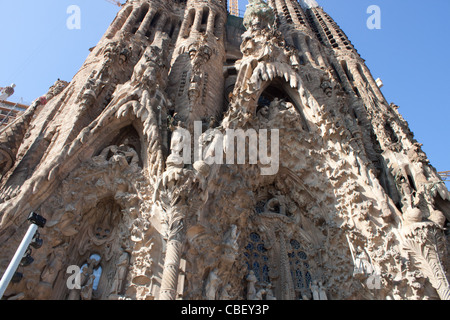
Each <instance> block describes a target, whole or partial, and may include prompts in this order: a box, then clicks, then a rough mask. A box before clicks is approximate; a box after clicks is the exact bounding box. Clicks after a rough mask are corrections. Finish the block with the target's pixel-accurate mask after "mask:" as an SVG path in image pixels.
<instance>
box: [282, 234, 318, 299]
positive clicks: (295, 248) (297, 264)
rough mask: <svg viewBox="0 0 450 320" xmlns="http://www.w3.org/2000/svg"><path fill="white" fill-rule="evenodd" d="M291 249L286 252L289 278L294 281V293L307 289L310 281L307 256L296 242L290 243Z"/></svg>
mask: <svg viewBox="0 0 450 320" xmlns="http://www.w3.org/2000/svg"><path fill="white" fill-rule="evenodd" d="M290 245H291V248H290V250H289V252H288V257H289V264H290V267H291V276H292V280H293V281H294V288H295V290H296V291H298V292H301V291H302V290H305V289H308V288H309V287H310V285H311V282H312V279H311V274H310V273H309V271H308V270H309V264H308V261H307V259H308V256H307V255H306V253H305V252H304V251H303V250H302V247H301V244H300V243H299V242H298V241H297V240H291V241H290Z"/></svg>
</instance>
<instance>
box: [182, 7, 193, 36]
mask: <svg viewBox="0 0 450 320" xmlns="http://www.w3.org/2000/svg"><path fill="white" fill-rule="evenodd" d="M194 18H195V9H190V10H189V13H188V14H187V17H186V20H185V27H184V30H183V38H187V37H189V34H190V33H191V28H192V25H193V24H194Z"/></svg>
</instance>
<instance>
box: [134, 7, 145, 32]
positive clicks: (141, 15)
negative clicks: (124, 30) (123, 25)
mask: <svg viewBox="0 0 450 320" xmlns="http://www.w3.org/2000/svg"><path fill="white" fill-rule="evenodd" d="M148 9H149V7H148V4H145V5H143V6H142V8H141V10H140V11H139V15H138V18H137V20H136V22H135V24H134V27H133V29H132V30H131V33H133V34H135V33H136V32H137V31H138V30H139V27H140V26H141V23H142V21H144V18H145V16H146V15H147V13H148Z"/></svg>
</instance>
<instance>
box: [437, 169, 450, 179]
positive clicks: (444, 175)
mask: <svg viewBox="0 0 450 320" xmlns="http://www.w3.org/2000/svg"><path fill="white" fill-rule="evenodd" d="M438 174H439V175H440V176H441V178H442V180H444V181H450V171H443V172H438Z"/></svg>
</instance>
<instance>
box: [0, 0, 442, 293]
mask: <svg viewBox="0 0 450 320" xmlns="http://www.w3.org/2000/svg"><path fill="white" fill-rule="evenodd" d="M247 10H248V11H247V14H246V16H245V19H244V21H245V28H244V26H243V21H242V20H239V19H238V18H236V17H227V12H226V3H225V2H222V1H217V0H208V1H198V0H188V1H160V0H150V1H148V0H134V1H128V2H127V3H126V4H125V5H124V6H123V8H122V9H121V11H120V12H119V14H118V15H117V18H116V19H115V20H114V22H113V23H112V24H111V27H110V28H109V29H108V30H107V31H106V33H105V35H104V37H103V38H102V39H101V40H100V42H99V43H98V45H97V46H96V47H95V48H94V49H93V50H92V52H91V54H90V55H89V57H88V58H87V60H86V62H85V64H84V65H83V66H82V67H81V69H80V71H79V72H78V73H77V74H76V75H75V77H74V78H73V80H72V81H71V82H70V83H64V82H61V81H59V82H57V83H56V84H55V85H54V86H53V87H52V88H51V89H50V91H49V93H48V94H47V96H46V100H47V101H48V102H47V104H46V105H45V106H44V105H42V103H40V102H41V100H37V101H36V102H35V104H34V105H33V106H32V107H31V108H30V109H29V111H27V112H28V113H27V114H26V115H24V117H23V119H22V120H21V121H19V122H17V123H16V124H15V126H14V127H11V128H9V130H5V131H2V132H1V133H0V152H1V153H0V156H1V157H2V158H0V161H1V163H2V166H3V167H2V168H0V169H1V171H0V172H1V174H2V179H1V183H0V252H1V254H0V271H4V270H5V269H6V267H7V265H8V263H9V261H10V259H11V258H12V256H13V255H14V252H15V250H16V248H17V246H18V244H19V243H20V241H21V238H22V237H23V235H24V233H25V230H26V228H27V221H26V218H27V216H28V214H29V212H30V211H36V212H39V213H40V214H41V215H42V216H44V217H45V218H46V219H47V220H48V222H47V225H46V226H45V228H43V229H42V230H40V234H41V238H42V239H44V245H43V247H42V248H40V249H38V250H33V257H34V259H35V261H34V264H33V267H32V268H23V270H22V271H23V273H24V278H23V280H22V281H21V282H19V283H16V284H11V285H10V286H9V287H8V290H7V292H6V294H5V296H4V298H5V299H86V300H88V299H114V300H124V299H142V300H144V299H147V300H153V299H210V300H214V299H221V300H228V299H251V300H254V299H267V300H271V299H289V300H291V299H303V300H305V299H316V300H324V299H329V300H333V299H449V298H450V296H449V284H448V271H449V266H450V264H449V254H448V250H449V236H448V231H447V230H446V228H447V227H448V220H449V219H450V195H449V192H448V190H447V189H446V187H445V185H444V184H443V182H442V180H441V179H440V177H439V176H438V174H437V172H436V170H435V169H434V168H433V167H432V166H431V165H430V164H429V162H428V159H427V157H426V155H425V154H424V152H423V151H422V150H421V145H420V144H419V143H418V142H417V141H416V140H415V139H414V137H413V134H412V132H411V131H410V130H409V128H408V124H407V123H406V121H405V120H404V119H403V118H402V116H401V115H400V113H399V112H398V107H397V106H396V105H394V104H389V103H388V102H387V101H386V100H385V98H384V97H383V95H382V93H381V91H380V89H379V88H378V86H377V85H376V83H375V81H374V79H373V77H372V75H371V74H370V71H369V70H368V69H367V67H366V66H365V64H364V60H363V59H362V58H361V57H360V56H359V55H358V53H357V52H356V50H355V49H354V48H353V46H352V44H351V43H350V41H349V40H348V39H347V38H346V36H345V35H344V33H343V32H342V30H340V29H339V27H338V26H337V25H336V24H335V23H334V22H333V20H332V19H331V18H330V17H329V16H328V15H327V14H326V13H325V12H324V11H323V10H322V8H320V7H319V6H318V5H317V4H316V2H315V1H302V2H301V5H300V4H299V3H298V2H297V1H290V0H283V1H273V0H269V1H268V3H267V4H266V3H264V2H261V1H256V0H255V1H251V2H250V4H249V6H248V9H247ZM236 22H239V25H238V24H236ZM238 46H240V48H239V50H238ZM199 128H201V130H202V132H200V135H198V136H199V138H200V145H201V147H202V150H203V151H205V152H204V154H203V155H204V156H205V157H203V158H202V157H200V158H199V157H196V156H198V151H199V145H198V144H196V143H195V142H196V141H189V140H188V139H187V137H190V138H194V137H196V135H197V134H198V129H199ZM238 129H241V130H243V132H244V133H247V134H248V135H249V137H248V140H247V142H244V143H243V144H242V145H241V147H238V148H233V149H231V144H230V142H231V141H232V142H233V144H234V140H233V138H232V139H230V137H229V136H227V132H231V131H232V132H236V131H237V130H238ZM233 130H234V131H233ZM265 130H266V131H265ZM274 130H278V131H274ZM264 132H266V133H270V134H269V135H267V136H265V140H264V139H262V138H261V137H263V135H262V133H264ZM253 133H254V134H255V136H254V137H256V140H252V139H253V136H252V134H253ZM222 138H223V141H224V142H225V144H224V145H222V144H221V143H222ZM261 139H262V140H261ZM264 141H265V142H266V143H267V144H266V145H267V146H270V148H269V150H266V151H268V152H269V153H267V154H266V155H265V156H264V155H263V154H261V148H262V146H264V144H263V142H264ZM256 144H258V146H259V149H258V148H257V145H256ZM221 146H224V148H223V149H222V150H221V149H220V147H221ZM251 148H253V149H251ZM242 149H245V150H249V151H248V153H247V155H245V154H244V158H243V160H244V161H243V163H242V164H238V163H236V162H229V161H224V163H223V164H221V163H220V162H219V161H217V160H218V159H219V158H220V159H222V160H225V159H227V160H230V159H232V160H233V161H234V160H235V156H236V158H237V159H236V160H238V159H239V157H238V155H237V154H239V152H240V151H242ZM186 150H187V151H186ZM250 150H252V152H256V151H259V153H258V154H257V155H258V157H256V160H255V161H253V162H252V161H251V160H252V159H253V158H252V157H253V156H254V154H253V153H252V152H250ZM183 151H186V152H185V153H182V152H183ZM221 151H224V153H223V154H221V153H220V152H221ZM276 151H278V153H277V152H276ZM269 154H271V156H272V157H271V158H270V157H269ZM274 154H278V158H277V161H275V162H271V163H268V162H267V161H266V160H268V159H271V160H275V158H274V157H273V156H274ZM230 155H231V157H230V158H227V157H229V156H230ZM214 157H216V158H215V159H216V161H210V160H211V159H213V158H214ZM186 160H193V161H186ZM268 165H272V166H274V168H275V169H276V170H275V171H274V172H272V173H271V174H266V172H267V171H265V170H264V169H266V170H267V169H268ZM70 266H78V267H81V268H82V270H83V274H82V276H81V280H80V288H79V289H77V288H69V287H68V286H67V281H68V278H69V276H70V274H68V273H67V272H66V271H67V270H68V268H69V267H70Z"/></svg>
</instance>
